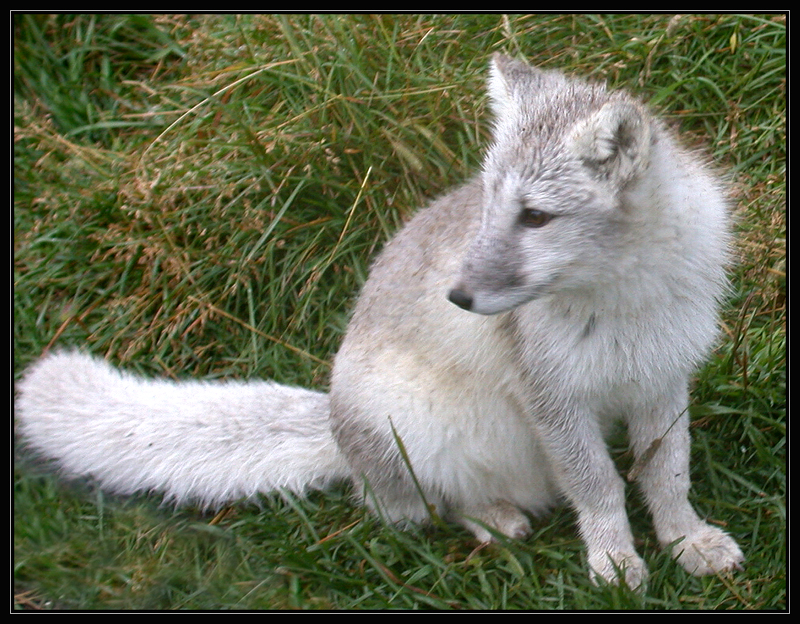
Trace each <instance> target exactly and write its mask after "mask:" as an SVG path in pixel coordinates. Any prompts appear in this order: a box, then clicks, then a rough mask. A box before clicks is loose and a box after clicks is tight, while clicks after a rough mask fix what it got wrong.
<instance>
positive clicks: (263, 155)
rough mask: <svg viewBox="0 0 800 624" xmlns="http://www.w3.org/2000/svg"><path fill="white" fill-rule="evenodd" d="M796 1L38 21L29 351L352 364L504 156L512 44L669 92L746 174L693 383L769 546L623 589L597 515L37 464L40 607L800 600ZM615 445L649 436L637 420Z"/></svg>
mask: <svg viewBox="0 0 800 624" xmlns="http://www.w3.org/2000/svg"><path fill="white" fill-rule="evenodd" d="M785 46H786V33H785V19H784V18H783V17H782V16H739V15H724V16H710V15H706V16H691V15H686V16H682V17H672V16H669V15H659V16H646V15H635V16H626V15H613V16H599V15H577V16H572V15H566V16H564V15H541V16H509V17H504V16H501V15H488V16H486V15H468V16H448V15H436V16H424V15H404V16H393V15H381V16H361V15H359V16H336V15H332V16H324V17H319V16H313V15H303V16H290V15H283V16H257V15H247V16H234V15H217V16H192V17H184V16H170V15H159V16H147V15H137V16H127V15H104V16H90V15H81V16H69V15H60V16H55V17H54V16H47V15H35V16H27V15H22V14H15V15H14V130H15V132H14V138H15V141H14V199H15V205H14V228H15V234H14V364H15V373H16V374H17V375H18V374H19V373H20V372H21V371H22V369H23V368H24V367H25V366H26V365H27V364H29V363H30V362H32V361H33V360H34V359H36V358H37V357H38V356H39V355H40V354H41V353H42V352H43V351H44V350H45V349H46V348H48V347H51V346H54V345H82V346H83V347H84V348H86V349H87V350H89V351H91V352H93V353H97V354H100V355H103V356H105V357H107V358H108V359H110V360H111V361H113V362H115V363H116V364H119V365H122V366H125V367H127V368H130V369H133V370H136V371H139V372H142V373H146V374H158V375H167V376H172V377H188V376H191V377H202V378H216V377H238V378H248V377H269V378H276V379H278V380H280V381H282V382H286V383H297V384H302V385H306V386H314V387H318V388H324V387H325V385H326V382H327V377H328V374H329V365H328V362H330V360H331V357H332V354H333V353H335V350H336V348H337V345H338V343H339V341H340V339H341V336H342V333H343V331H344V328H345V325H346V321H347V316H348V310H349V309H350V306H351V303H352V300H353V297H354V296H355V294H356V293H357V290H358V288H359V286H360V284H362V283H363V281H364V279H365V277H366V274H367V268H368V265H369V261H370V259H371V258H372V257H373V256H374V254H375V252H376V250H377V249H379V248H380V247H381V245H382V244H383V243H384V242H385V241H386V240H387V239H388V237H389V236H390V235H391V234H392V233H393V232H394V231H396V230H397V228H398V227H399V226H400V224H401V223H402V222H403V221H404V220H405V219H407V218H408V217H409V216H410V215H411V214H412V213H413V211H414V210H415V209H416V208H417V207H418V206H419V205H421V204H423V203H424V202H425V201H426V200H427V199H428V198H431V197H434V196H436V195H437V194H439V193H441V192H443V191H445V190H446V189H447V188H448V187H450V186H452V185H454V184H457V183H459V182H460V181H462V180H464V179H465V178H466V177H467V176H469V175H470V174H471V173H473V172H475V171H476V170H477V168H478V167H479V164H480V160H481V150H482V147H483V146H485V144H486V141H487V128H488V124H487V115H486V111H485V98H484V94H483V81H484V74H485V68H486V65H487V60H488V57H489V55H490V54H491V53H492V52H493V51H496V50H503V51H506V52H509V53H511V54H520V55H523V56H525V57H526V58H528V59H529V60H530V61H531V62H533V63H536V64H540V65H544V66H547V67H556V68H561V69H565V70H567V71H570V72H574V73H577V74H582V75H588V76H595V77H598V78H602V79H605V80H607V81H608V82H609V83H611V84H612V85H614V86H622V87H626V88H628V89H630V90H632V91H634V92H635V93H637V94H639V95H641V96H642V97H644V98H646V99H648V100H649V101H651V102H652V103H653V105H654V107H655V108H656V109H657V110H659V111H660V112H662V113H663V114H664V115H665V116H666V117H667V118H668V120H669V121H670V122H671V123H673V124H674V125H676V126H678V127H679V128H680V129H681V131H682V132H683V134H684V136H685V137H686V138H687V140H688V141H689V142H690V143H692V144H697V145H702V146H704V147H705V149H707V151H708V152H709V153H710V154H711V155H712V156H713V158H714V160H715V161H717V162H719V163H720V165H722V166H723V167H725V168H726V169H727V170H728V171H729V172H730V174H731V178H732V181H733V192H734V199H735V207H736V208H735V215H736V218H737V242H736V256H737V264H736V266H735V267H734V268H733V270H732V277H733V289H732V294H731V300H730V306H729V308H728V309H727V310H726V313H725V316H724V332H723V340H722V341H721V345H720V347H719V349H718V350H717V352H716V353H715V354H714V356H713V357H712V358H711V360H710V361H709V363H708V365H707V366H706V367H705V368H704V369H703V370H702V371H701V372H700V373H699V375H698V380H697V383H696V386H695V391H694V403H693V408H692V414H693V419H694V423H695V426H694V440H695V442H694V447H693V450H694V452H693V461H694V464H693V472H694V477H695V478H694V482H695V485H694V488H693V501H694V502H695V504H696V505H697V507H698V509H699V510H700V512H701V513H703V514H707V515H708V516H709V517H710V518H712V519H714V520H716V521H719V522H721V523H722V524H724V525H725V526H726V527H727V529H728V530H730V531H731V532H732V533H733V534H734V535H735V536H736V537H737V539H738V540H739V541H740V543H741V545H742V547H743V549H744V551H745V554H746V557H747V566H746V568H745V570H744V571H743V572H740V573H736V574H734V575H732V576H730V577H721V578H716V577H712V578H703V579H697V578H693V577H690V576H688V575H687V574H685V573H684V572H683V571H682V570H680V569H679V568H678V566H676V565H675V564H674V563H673V562H672V561H670V559H669V558H668V557H667V556H666V555H665V554H664V553H662V552H661V551H660V550H659V549H658V548H657V546H656V544H655V539H654V536H653V533H652V528H651V526H650V523H649V520H648V518H647V514H646V512H645V510H644V507H643V504H642V502H641V500H640V499H639V498H638V497H637V496H636V495H635V494H634V493H632V494H631V496H630V500H631V510H630V513H631V517H632V521H633V524H634V530H635V532H636V535H637V536H638V537H640V538H641V542H640V544H639V548H640V551H641V552H642V553H643V555H644V557H645V558H646V559H647V561H648V565H649V566H650V569H651V578H650V583H649V586H648V589H647V591H646V592H644V593H640V594H636V593H631V592H629V591H628V590H626V589H624V588H616V587H600V588H596V587H594V586H593V585H592V584H591V583H590V582H589V581H588V578H587V574H586V572H585V563H584V561H583V550H582V547H581V545H580V542H579V540H578V537H577V534H576V531H575V527H574V518H573V515H572V513H571V512H569V511H568V510H559V511H556V512H555V513H554V514H553V515H552V516H550V517H548V518H544V519H541V520H537V521H536V522H535V525H534V526H535V529H534V535H533V536H532V537H531V538H530V539H528V540H526V541H524V542H522V543H511V542H509V543H504V544H501V545H498V546H494V547H490V548H485V549H482V550H475V546H476V545H475V544H474V542H473V540H471V539H470V537H469V536H468V535H467V534H466V533H465V532H464V531H462V530H461V529H458V528H456V527H447V528H444V529H437V530H435V531H433V530H422V529H419V530H411V531H409V532H399V531H397V530H395V529H393V528H391V527H386V526H383V525H382V524H381V523H380V522H379V521H378V520H376V519H373V518H371V517H369V516H368V515H367V514H365V512H364V511H363V510H362V509H359V508H357V507H353V506H352V505H351V504H350V501H349V497H348V493H347V492H346V491H337V492H333V493H330V494H327V495H314V496H312V497H310V498H309V499H308V500H304V501H298V500H291V501H283V500H281V499H272V498H265V499H264V500H263V501H262V506H261V507H255V506H250V507H248V506H236V507H232V508H231V509H228V510H226V511H225V513H222V514H220V515H219V516H206V515H202V514H201V513H199V512H197V511H195V510H191V509H189V510H173V509H171V508H165V507H160V506H159V505H158V501H157V500H154V499H152V498H146V497H141V498H139V497H136V498H131V499H117V498H111V497H106V496H104V495H103V494H102V493H100V492H97V491H95V490H93V489H92V488H91V487H87V486H85V485H84V484H75V485H65V484H64V483H62V482H59V481H58V479H57V478H55V477H54V476H51V475H49V474H47V473H46V471H42V470H40V469H38V468H37V467H36V466H35V465H34V464H32V463H31V462H30V461H28V460H27V459H25V460H22V461H19V462H17V464H18V465H17V469H16V470H15V488H14V534H15V551H14V564H15V568H14V571H15V604H16V605H17V606H18V607H19V608H74V609H461V610H463V609H784V608H786V566H787V553H786V503H785V501H786V479H785V462H786V436H785V382H786V373H785V348H786V342H785V340H786V339H785V326H786V311H785V292H786V287H785V251H786V249H785V173H786V171H785V162H786V161H785V146H786V136H785V122H786V107H785V100H786V71H785V70H786V59H785ZM614 451H615V453H617V454H619V455H620V456H622V455H623V454H624V452H625V448H624V445H623V443H622V441H620V443H619V446H618V447H617V446H616V445H615V448H614Z"/></svg>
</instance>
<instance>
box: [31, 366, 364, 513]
mask: <svg viewBox="0 0 800 624" xmlns="http://www.w3.org/2000/svg"><path fill="white" fill-rule="evenodd" d="M18 390H19V397H18V400H17V402H16V415H17V418H18V423H19V433H20V435H21V436H22V438H23V439H24V440H25V441H26V442H27V443H28V444H29V445H30V446H31V447H32V448H33V449H35V450H36V451H37V452H39V453H41V454H42V455H44V456H45V457H47V458H49V459H52V460H55V461H56V462H57V463H58V465H59V466H60V468H61V469H62V470H63V471H64V473H66V474H67V475H69V476H89V477H92V478H94V479H96V480H97V481H98V482H99V483H100V485H101V486H102V487H104V488H106V489H108V490H111V491H115V492H118V493H124V494H129V493H133V492H136V491H139V490H152V491H159V492H163V494H164V495H165V498H166V499H167V500H174V501H175V502H177V503H180V502H186V501H192V502H195V503H199V504H201V505H203V506H206V507H213V506H217V505H220V504H223V503H226V502H229V501H232V500H236V499H239V498H243V497H249V496H253V495H254V494H256V493H257V492H270V491H275V490H281V489H286V490H290V491H294V492H303V491H305V490H307V489H310V488H311V489H316V488H323V487H325V486H326V485H328V484H330V483H331V482H332V481H336V480H340V479H344V478H347V477H348V476H349V470H348V468H347V465H346V462H345V460H344V458H343V457H342V455H341V454H340V452H339V450H338V448H337V446H336V443H335V441H334V439H333V436H332V434H331V430H330V425H329V407H328V396H327V395H326V394H324V393H321V392H314V391H311V390H306V389H302V388H294V387H289V386H282V385H279V384H276V383H272V382H248V383H241V382H225V383H213V382H197V381H189V382H180V383H175V382H171V381H163V380H158V381H155V380H145V379H142V378H139V377H136V376H133V375H129V374H125V373H121V372H119V371H117V370H115V369H114V368H112V367H111V366H109V365H108V364H107V363H105V362H104V361H102V360H98V359H94V358H92V357H89V356H86V355H83V354H81V353H76V352H62V353H55V354H51V355H48V356H46V357H44V358H42V360H40V361H39V362H38V363H36V364H35V365H34V366H33V367H31V368H30V369H29V370H28V371H27V373H26V375H25V377H24V378H23V379H22V381H21V382H20V383H19V385H18Z"/></svg>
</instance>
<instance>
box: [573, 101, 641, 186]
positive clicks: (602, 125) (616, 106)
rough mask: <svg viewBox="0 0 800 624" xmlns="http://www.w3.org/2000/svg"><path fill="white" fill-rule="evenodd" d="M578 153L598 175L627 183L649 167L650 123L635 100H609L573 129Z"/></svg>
mask: <svg viewBox="0 0 800 624" xmlns="http://www.w3.org/2000/svg"><path fill="white" fill-rule="evenodd" d="M570 142H571V146H572V149H573V151H574V153H575V155H576V156H577V157H578V158H579V159H580V160H582V161H583V163H584V164H585V165H586V166H587V167H588V168H589V169H591V170H592V171H593V172H594V173H595V175H596V176H597V177H602V178H608V177H613V178H615V180H616V181H617V182H619V183H621V184H627V183H628V182H630V181H631V180H633V179H635V178H636V177H637V176H638V175H639V174H640V173H641V172H643V171H644V170H645V169H646V168H647V164H648V155H649V151H650V124H649V122H648V117H647V115H646V114H645V112H644V111H643V110H642V109H641V108H640V107H639V106H637V105H636V104H634V103H632V102H624V101H622V102H609V103H608V104H606V105H605V106H603V108H601V109H600V110H599V111H597V112H596V113H594V114H593V115H592V116H591V117H589V118H588V119H586V120H584V121H581V122H579V123H578V124H577V125H576V126H575V128H573V130H572V134H571V136H570Z"/></svg>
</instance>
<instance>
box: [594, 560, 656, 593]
mask: <svg viewBox="0 0 800 624" xmlns="http://www.w3.org/2000/svg"><path fill="white" fill-rule="evenodd" d="M589 567H590V568H591V577H592V581H593V582H594V583H595V584H598V583H599V581H601V580H603V581H605V582H606V583H610V584H612V585H616V584H619V583H620V582H624V583H625V584H626V585H627V586H628V587H630V588H631V589H638V588H639V587H641V586H642V585H643V584H644V582H645V581H646V580H647V566H646V565H645V563H644V559H642V558H641V557H640V556H639V555H637V554H636V553H635V552H633V553H623V552H618V553H609V552H605V551H602V552H600V551H598V552H596V553H590V554H589Z"/></svg>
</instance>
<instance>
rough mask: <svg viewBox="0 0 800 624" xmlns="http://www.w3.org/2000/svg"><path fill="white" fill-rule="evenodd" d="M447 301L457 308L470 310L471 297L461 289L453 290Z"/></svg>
mask: <svg viewBox="0 0 800 624" xmlns="http://www.w3.org/2000/svg"><path fill="white" fill-rule="evenodd" d="M448 299H450V301H451V302H453V303H455V304H456V305H457V306H458V307H459V308H463V309H465V310H471V309H472V295H471V294H469V293H468V292H467V291H466V290H463V289H461V288H453V290H451V291H450V294H449V295H448Z"/></svg>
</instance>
